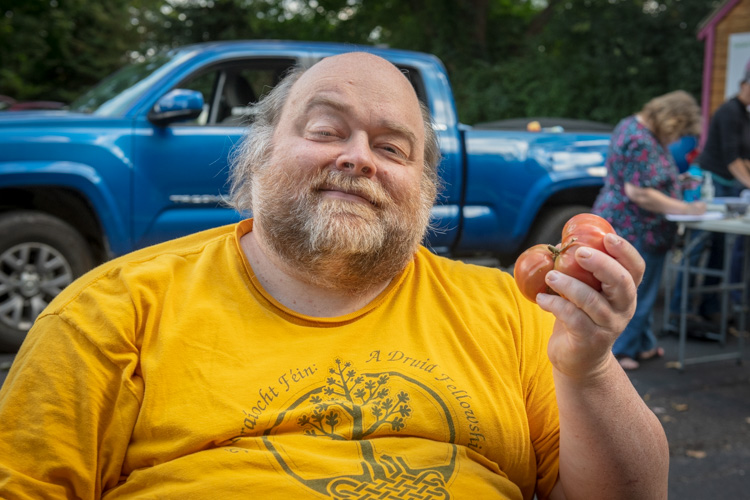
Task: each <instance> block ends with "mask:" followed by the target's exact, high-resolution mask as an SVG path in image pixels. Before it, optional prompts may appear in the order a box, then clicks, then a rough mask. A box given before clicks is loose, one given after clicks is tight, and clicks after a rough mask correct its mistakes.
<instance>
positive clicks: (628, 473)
mask: <svg viewBox="0 0 750 500" xmlns="http://www.w3.org/2000/svg"><path fill="white" fill-rule="evenodd" d="M605 246H606V248H607V252H609V254H610V255H611V256H609V255H607V254H605V253H602V252H599V251H596V250H592V249H588V248H581V249H579V250H578V251H577V252H576V258H577V260H578V262H579V264H580V265H581V267H583V268H584V269H587V270H589V271H592V272H593V273H594V275H595V276H596V277H597V278H598V279H599V280H600V281H601V282H602V291H601V293H597V292H596V291H595V290H593V289H592V288H590V287H588V286H586V285H584V284H583V283H582V282H580V281H578V280H576V279H574V278H571V277H569V276H566V275H563V274H561V273H559V272H555V271H552V272H550V273H549V274H548V275H547V283H548V284H549V286H550V287H551V288H552V289H554V290H555V291H556V292H558V293H560V294H561V295H562V296H564V297H566V298H563V297H562V296H553V295H548V294H540V295H539V296H538V297H537V303H538V304H539V305H540V306H541V307H542V309H544V310H547V311H549V312H551V313H553V314H554V315H555V316H556V317H557V321H556V323H555V328H554V332H553V335H552V337H551V338H550V342H549V347H548V354H549V357H550V361H551V362H552V365H553V372H554V377H555V388H556V391H557V400H558V406H559V413H560V478H559V482H558V484H557V485H556V486H555V489H554V490H553V494H552V498H553V499H558V498H565V499H568V500H572V499H576V498H582V499H590V498H608V499H617V498H632V499H638V500H644V499H652V498H653V499H656V498H666V497H667V482H668V473H669V448H668V445H667V440H666V436H665V434H664V430H663V429H662V427H661V424H660V422H659V420H658V419H657V418H656V416H655V415H654V414H653V413H652V412H651V410H650V409H649V408H648V407H647V406H646V404H645V403H644V402H643V400H642V399H641V397H640V396H639V395H638V393H637V391H636V390H635V388H634V387H633V385H632V384H631V383H630V380H629V379H628V376H627V375H626V374H625V372H624V371H623V370H622V368H621V367H620V365H619V363H618V362H617V360H616V359H615V357H614V356H613V355H612V350H611V349H612V344H613V343H614V341H615V339H616V338H617V336H618V335H619V334H620V332H622V331H623V330H624V328H625V326H626V325H627V324H628V322H629V321H630V318H631V317H632V315H633V312H634V310H635V303H636V289H637V283H639V282H640V280H641V277H642V276H643V270H644V262H643V259H641V257H640V255H639V254H638V252H637V251H636V250H635V249H634V248H633V247H632V245H630V244H629V243H627V242H626V241H625V240H623V239H622V238H620V237H618V236H616V235H613V234H611V235H607V237H606V238H605Z"/></svg>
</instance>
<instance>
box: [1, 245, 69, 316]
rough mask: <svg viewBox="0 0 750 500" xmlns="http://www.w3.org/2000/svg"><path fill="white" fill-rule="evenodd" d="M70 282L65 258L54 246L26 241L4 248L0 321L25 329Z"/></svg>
mask: <svg viewBox="0 0 750 500" xmlns="http://www.w3.org/2000/svg"><path fill="white" fill-rule="evenodd" d="M72 281H73V271H72V270H71V268H70V264H69V263H68V260H67V259H66V258H65V257H64V256H63V254H61V253H60V252H59V251H58V250H57V249H56V248H54V247H51V246H49V245H46V244H44V243H38V242H27V243H21V244H19V245H16V246H14V247H11V248H9V249H7V250H6V251H4V252H3V253H2V254H1V255H0V321H2V322H3V323H4V324H5V325H7V326H10V327H12V328H15V329H18V330H28V329H29V328H31V325H32V324H33V323H34V320H35V319H36V317H37V316H39V313H41V312H42V310H43V309H44V308H45V307H47V304H49V303H50V302H51V301H52V299H53V298H54V297H55V296H56V295H57V294H58V293H60V292H61V291H62V289H63V288H65V287H66V286H67V285H69V284H70V283H71V282H72Z"/></svg>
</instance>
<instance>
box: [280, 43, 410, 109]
mask: <svg viewBox="0 0 750 500" xmlns="http://www.w3.org/2000/svg"><path fill="white" fill-rule="evenodd" d="M348 85H351V86H352V87H354V86H356V87H357V88H361V89H367V90H369V91H371V92H373V93H383V94H384V96H390V97H394V98H398V99H406V100H413V102H414V103H418V99H417V95H416V92H415V91H414V88H413V87H412V85H411V83H410V82H409V80H408V78H407V77H406V76H405V75H404V74H403V73H402V72H401V70H399V69H398V68H397V67H396V66H395V65H393V64H392V63H391V62H389V61H387V60H385V59H383V58H382V57H379V56H375V55H373V54H369V53H366V52H350V53H346V54H339V55H336V56H331V57H327V58H325V59H322V60H321V61H319V62H318V63H316V64H315V65H314V66H312V67H311V68H310V69H308V70H307V71H305V72H304V73H303V74H302V76H301V77H300V79H299V80H298V81H297V82H296V84H295V85H294V87H293V88H292V94H295V93H298V94H299V93H302V94H304V93H309V92H311V91H312V92H325V91H332V92H335V91H337V90H345V89H346V88H347V86H348Z"/></svg>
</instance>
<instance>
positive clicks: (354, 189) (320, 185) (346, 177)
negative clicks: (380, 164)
mask: <svg viewBox="0 0 750 500" xmlns="http://www.w3.org/2000/svg"><path fill="white" fill-rule="evenodd" d="M311 190H312V191H313V192H316V193H317V192H319V191H323V190H335V191H342V192H344V193H347V194H353V195H356V196H359V197H360V198H363V199H365V200H367V201H369V202H370V204H371V205H373V206H374V207H376V208H383V207H386V206H389V205H391V204H392V203H393V199H392V198H391V196H390V195H389V194H388V192H387V191H386V190H385V189H384V188H383V186H381V185H380V184H378V183H377V182H375V181H371V180H369V179H366V178H363V177H356V176H353V175H351V174H347V173H344V172H340V171H338V170H324V171H322V172H320V174H318V175H317V176H316V177H315V178H314V179H313V181H312V182H311Z"/></svg>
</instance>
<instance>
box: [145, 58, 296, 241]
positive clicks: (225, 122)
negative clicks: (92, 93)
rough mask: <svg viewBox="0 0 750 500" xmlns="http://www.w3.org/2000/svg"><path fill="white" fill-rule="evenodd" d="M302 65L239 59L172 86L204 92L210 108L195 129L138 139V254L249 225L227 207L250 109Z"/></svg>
mask: <svg viewBox="0 0 750 500" xmlns="http://www.w3.org/2000/svg"><path fill="white" fill-rule="evenodd" d="M295 63H296V60H295V59H293V58H268V57H257V58H247V59H239V60H237V59H234V60H231V61H226V62H222V63H219V64H214V65H212V66H209V67H206V68H203V69H201V70H198V71H196V72H194V73H192V74H191V75H190V76H189V77H187V78H186V79H183V80H182V81H181V82H180V83H178V84H177V85H176V86H175V87H173V88H181V89H190V90H198V91H200V92H201V93H202V94H203V97H204V109H203V113H202V114H201V115H200V116H199V117H198V118H197V119H195V120H192V121H189V122H180V123H172V124H170V125H168V126H165V127H157V126H155V125H153V124H151V123H146V126H144V127H143V128H142V129H140V131H139V134H138V135H137V137H136V140H135V153H134V175H133V181H134V189H133V192H134V200H133V206H134V216H133V228H132V230H133V241H135V242H136V247H144V246H147V245H151V244H154V243H158V242H161V241H165V240H168V239H171V238H175V237H179V236H183V235H186V234H190V233H193V232H196V231H200V230H203V229H208V228H211V227H216V226H220V225H223V224H229V223H232V222H236V221H238V220H240V219H241V218H242V216H241V215H240V214H238V213H236V212H235V211H234V210H232V209H230V208H228V207H227V205H226V203H225V196H226V195H227V193H228V190H229V186H228V180H227V178H228V169H229V157H230V154H231V153H232V151H233V148H234V146H235V145H236V144H237V143H238V142H239V141H240V140H241V139H242V135H243V133H244V132H245V129H246V126H247V120H246V112H247V111H248V109H249V105H250V104H252V103H253V102H255V101H257V100H258V99H259V98H260V97H261V96H262V95H263V94H264V93H265V92H267V91H268V90H269V89H270V88H272V87H273V86H274V85H275V84H276V83H278V81H279V80H280V79H281V78H282V77H283V75H284V74H285V72H286V71H287V70H288V69H289V68H290V67H292V66H294V64H295Z"/></svg>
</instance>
